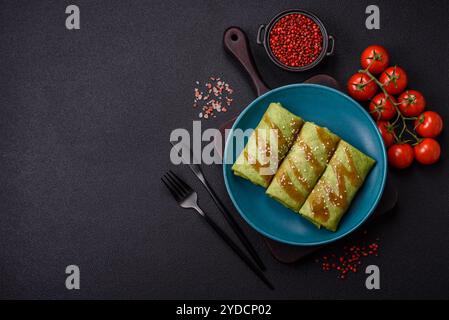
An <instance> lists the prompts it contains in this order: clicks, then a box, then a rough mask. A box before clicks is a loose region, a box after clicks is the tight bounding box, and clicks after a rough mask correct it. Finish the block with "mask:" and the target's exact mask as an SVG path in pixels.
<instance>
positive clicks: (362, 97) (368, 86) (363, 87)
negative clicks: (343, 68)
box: [347, 72, 377, 101]
mask: <svg viewBox="0 0 449 320" xmlns="http://www.w3.org/2000/svg"><path fill="white" fill-rule="evenodd" d="M347 89H348V92H349V95H350V96H351V97H353V98H354V99H356V100H359V101H367V100H369V99H371V98H372V97H373V96H374V94H375V93H376V91H377V85H376V83H375V82H374V81H373V80H371V78H370V77H369V76H368V75H367V74H365V73H361V72H357V73H356V74H353V75H352V76H351V78H349V80H348V84H347Z"/></svg>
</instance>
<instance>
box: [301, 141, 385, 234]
mask: <svg viewBox="0 0 449 320" xmlns="http://www.w3.org/2000/svg"><path fill="white" fill-rule="evenodd" d="M375 162H376V161H375V160H374V159H372V158H370V157H368V156H367V155H365V154H364V153H362V152H361V151H359V150H357V149H356V148H354V147H353V146H351V145H350V144H349V143H347V142H345V141H343V140H342V141H340V143H339V144H338V147H337V149H336V150H335V153H334V155H333V156H332V158H331V159H330V161H329V164H328V166H327V168H326V170H325V171H324V173H323V175H322V176H321V178H320V179H319V180H318V183H317V184H316V186H315V187H314V188H313V190H312V192H311V193H310V195H309V196H308V198H307V200H306V202H305V203H304V205H303V206H302V208H301V209H300V210H299V213H300V214H302V215H303V216H304V217H305V218H307V219H309V220H310V221H312V222H314V223H318V224H320V225H321V226H323V227H325V228H326V229H328V230H331V231H336V230H337V227H338V224H339V222H340V220H341V218H342V217H343V215H344V214H345V212H346V211H347V210H348V208H349V206H350V204H351V201H352V199H354V196H355V195H356V193H357V191H358V190H359V189H360V187H361V186H362V184H363V182H364V181H365V178H366V176H367V175H368V173H369V171H370V170H371V168H372V167H373V165H374V164H375Z"/></svg>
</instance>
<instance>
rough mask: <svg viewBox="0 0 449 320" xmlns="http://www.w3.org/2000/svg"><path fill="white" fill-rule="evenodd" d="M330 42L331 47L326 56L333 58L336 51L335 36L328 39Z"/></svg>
mask: <svg viewBox="0 0 449 320" xmlns="http://www.w3.org/2000/svg"><path fill="white" fill-rule="evenodd" d="M328 39H329V40H328V41H329V42H328V43H329V46H328V49H327V52H326V56H331V55H333V54H334V49H335V38H334V37H333V36H331V35H329V38H328Z"/></svg>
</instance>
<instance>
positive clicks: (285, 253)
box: [215, 27, 398, 263]
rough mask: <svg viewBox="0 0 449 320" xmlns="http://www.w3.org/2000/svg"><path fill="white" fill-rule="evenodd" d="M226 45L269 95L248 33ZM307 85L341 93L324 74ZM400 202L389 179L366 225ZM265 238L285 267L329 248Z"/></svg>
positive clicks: (233, 32) (227, 39) (230, 32)
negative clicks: (251, 51) (291, 243)
mask: <svg viewBox="0 0 449 320" xmlns="http://www.w3.org/2000/svg"><path fill="white" fill-rule="evenodd" d="M223 44H224V47H225V49H226V50H227V51H228V52H229V53H230V54H231V55H232V56H234V57H235V58H236V59H237V60H238V61H239V62H240V64H241V65H242V66H243V67H244V69H245V70H246V72H247V73H248V75H249V76H250V78H251V81H252V83H253V85H254V88H255V90H256V92H257V95H258V96H259V95H261V94H263V93H265V92H268V91H269V90H270V89H269V88H268V86H267V85H266V84H265V83H264V82H263V80H262V78H261V77H260V75H259V72H258V71H257V68H256V66H255V64H254V60H253V58H252V55H251V53H250V51H249V46H248V39H247V37H246V35H245V33H244V32H243V31H242V30H241V29H240V28H238V27H231V28H229V29H227V30H226V31H225V33H224V37H223ZM304 83H314V84H320V85H323V86H328V87H331V88H334V89H337V90H340V85H339V84H338V82H337V80H335V79H334V78H333V77H331V76H329V75H325V74H319V75H316V76H313V77H311V78H309V79H308V80H306V81H304ZM235 119H236V118H233V119H231V120H229V121H227V122H226V123H224V124H223V125H222V126H221V127H220V132H221V134H222V136H224V132H225V130H226V129H230V128H231V127H232V124H233V123H234V121H235ZM215 141H222V140H217V139H215ZM217 151H218V152H220V153H221V154H222V153H223V149H222V148H217ZM397 199H398V193H397V189H396V187H395V185H394V183H393V181H392V180H391V179H390V178H388V179H387V183H386V186H385V190H384V193H383V196H382V198H381V200H380V201H379V204H378V206H377V208H376V210H375V212H374V213H373V214H372V216H371V218H370V219H369V220H368V221H367V222H366V223H371V222H372V221H373V220H376V219H377V218H379V217H380V216H382V215H385V214H387V213H388V212H391V210H392V209H393V208H394V206H395V205H396V202H397ZM359 232H360V231H359ZM359 232H356V234H355V235H354V236H357V233H359ZM263 238H264V240H265V242H266V244H267V247H268V249H269V250H270V252H271V254H272V255H273V256H274V257H275V258H276V259H277V260H278V261H280V262H282V263H293V262H297V261H299V260H300V259H302V258H303V257H305V256H307V255H309V254H311V253H313V252H315V251H317V250H319V249H321V248H323V247H325V246H326V245H319V246H293V245H288V244H284V243H281V242H278V241H275V240H272V239H270V238H267V237H263ZM339 241H341V240H339Z"/></svg>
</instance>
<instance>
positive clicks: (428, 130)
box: [415, 111, 443, 138]
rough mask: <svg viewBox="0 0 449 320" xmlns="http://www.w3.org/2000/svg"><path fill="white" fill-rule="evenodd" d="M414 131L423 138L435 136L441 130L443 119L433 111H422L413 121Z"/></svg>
mask: <svg viewBox="0 0 449 320" xmlns="http://www.w3.org/2000/svg"><path fill="white" fill-rule="evenodd" d="M415 130H416V132H417V133H418V134H419V135H420V136H421V137H424V138H435V137H437V136H438V135H439V134H440V133H441V131H442V130H443V119H441V117H440V115H439V114H438V113H436V112H435V111H426V112H423V113H422V114H421V115H420V116H419V117H418V119H416V121H415Z"/></svg>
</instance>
